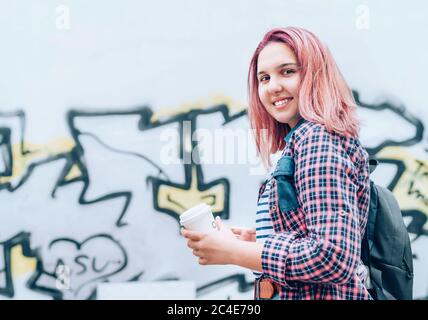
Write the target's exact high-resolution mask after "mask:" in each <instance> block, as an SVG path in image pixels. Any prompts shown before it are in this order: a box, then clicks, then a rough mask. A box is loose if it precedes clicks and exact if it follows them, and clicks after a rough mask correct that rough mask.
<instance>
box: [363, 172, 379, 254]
mask: <svg viewBox="0 0 428 320" xmlns="http://www.w3.org/2000/svg"><path fill="white" fill-rule="evenodd" d="M378 195H379V194H378V190H377V188H376V186H375V184H374V182H373V181H372V180H370V205H369V213H368V216H367V226H366V228H367V241H368V245H369V246H368V248H369V250H371V249H372V247H373V242H374V237H375V224H376V214H377V207H378Z"/></svg>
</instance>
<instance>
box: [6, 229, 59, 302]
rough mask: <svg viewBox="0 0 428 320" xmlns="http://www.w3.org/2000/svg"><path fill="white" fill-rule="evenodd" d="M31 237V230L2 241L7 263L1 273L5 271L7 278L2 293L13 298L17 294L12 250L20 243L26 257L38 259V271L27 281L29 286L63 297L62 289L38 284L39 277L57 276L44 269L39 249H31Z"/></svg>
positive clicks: (32, 288)
mask: <svg viewBox="0 0 428 320" xmlns="http://www.w3.org/2000/svg"><path fill="white" fill-rule="evenodd" d="M30 237H31V233H30V232H24V231H22V232H19V233H17V234H16V235H14V236H13V237H12V238H10V239H8V240H6V241H3V242H1V243H0V244H1V245H2V247H3V256H4V263H5V266H4V268H3V269H2V270H0V273H1V272H4V274H5V280H6V283H5V286H4V287H3V288H0V295H3V296H6V297H9V298H12V297H13V296H14V295H15V290H14V285H13V278H12V268H11V250H12V248H13V247H15V246H17V245H20V246H21V247H22V254H23V255H24V256H25V257H29V258H35V259H36V271H35V273H34V275H32V276H31V277H30V278H29V280H28V281H27V287H28V288H29V289H30V290H33V291H35V292H39V293H41V294H44V295H48V296H51V297H52V298H53V299H62V292H61V291H59V290H57V289H54V288H48V287H43V286H38V285H37V284H36V282H37V279H38V278H39V277H41V276H42V275H45V276H48V277H52V278H54V279H56V277H55V275H54V274H52V273H49V272H46V271H44V269H43V261H42V259H41V256H40V252H39V249H34V250H33V249H31V245H30Z"/></svg>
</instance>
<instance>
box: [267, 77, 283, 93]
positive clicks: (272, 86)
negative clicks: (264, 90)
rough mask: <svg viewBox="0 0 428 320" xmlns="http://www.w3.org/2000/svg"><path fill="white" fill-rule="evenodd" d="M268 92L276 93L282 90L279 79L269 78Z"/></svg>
mask: <svg viewBox="0 0 428 320" xmlns="http://www.w3.org/2000/svg"><path fill="white" fill-rule="evenodd" d="M268 89H269V92H270V93H278V92H281V91H282V89H283V88H282V85H281V83H279V81H276V80H274V79H271V81H269V88H268Z"/></svg>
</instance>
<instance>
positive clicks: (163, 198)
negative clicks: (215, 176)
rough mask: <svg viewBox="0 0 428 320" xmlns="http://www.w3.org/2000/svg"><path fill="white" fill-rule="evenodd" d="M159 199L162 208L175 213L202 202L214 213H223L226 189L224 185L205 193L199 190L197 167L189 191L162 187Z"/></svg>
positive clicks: (194, 169)
mask: <svg viewBox="0 0 428 320" xmlns="http://www.w3.org/2000/svg"><path fill="white" fill-rule="evenodd" d="M157 197H158V199H157V201H158V205H159V207H160V208H162V209H169V210H172V211H174V212H180V213H183V212H184V211H185V210H187V209H189V208H191V207H193V206H195V205H197V204H199V203H201V202H205V203H207V204H208V205H210V206H212V210H213V212H221V211H223V210H224V201H225V189H224V186H223V185H216V186H213V187H211V188H209V189H207V190H204V191H200V190H198V178H197V174H196V167H193V169H192V178H191V185H190V188H189V189H182V188H176V187H172V186H167V185H161V186H160V187H159V192H158V195H157Z"/></svg>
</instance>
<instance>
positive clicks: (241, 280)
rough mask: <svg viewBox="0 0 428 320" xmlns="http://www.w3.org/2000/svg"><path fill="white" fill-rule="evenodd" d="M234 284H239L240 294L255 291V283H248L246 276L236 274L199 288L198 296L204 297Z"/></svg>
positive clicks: (197, 290)
mask: <svg viewBox="0 0 428 320" xmlns="http://www.w3.org/2000/svg"><path fill="white" fill-rule="evenodd" d="M233 283H237V284H238V292H240V293H245V292H248V291H251V290H253V289H254V281H247V279H246V277H245V274H243V273H236V274H233V275H230V276H227V277H224V278H220V279H218V280H216V281H213V282H210V283H208V284H205V285H203V286H200V287H198V288H197V289H196V296H197V297H202V296H204V295H206V294H208V293H211V292H213V291H215V290H217V289H218V288H221V287H225V286H227V285H230V284H233Z"/></svg>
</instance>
